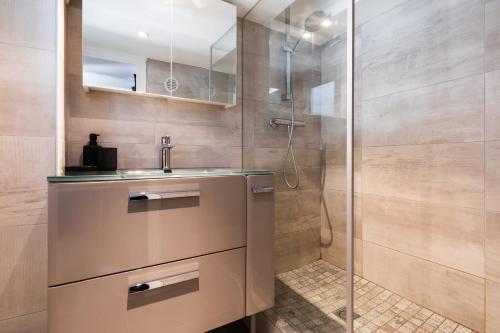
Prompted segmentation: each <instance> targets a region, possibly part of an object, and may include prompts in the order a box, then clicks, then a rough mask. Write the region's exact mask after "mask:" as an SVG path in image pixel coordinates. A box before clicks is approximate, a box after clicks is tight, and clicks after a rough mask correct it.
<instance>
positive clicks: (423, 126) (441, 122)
mask: <svg viewBox="0 0 500 333" xmlns="http://www.w3.org/2000/svg"><path fill="white" fill-rule="evenodd" d="M363 115H364V116H363V128H362V131H363V146H388V145H409V144H426V143H447V142H470V141H482V140H483V138H484V76H483V75H478V76H474V77H470V78H465V79H460V80H455V81H451V82H445V83H442V84H438V85H434V86H430V87H424V88H420V89H415V90H411V91H406V92H402V93H396V94H392V95H389V96H385V97H380V98H376V99H372V100H370V101H366V102H365V103H363Z"/></svg>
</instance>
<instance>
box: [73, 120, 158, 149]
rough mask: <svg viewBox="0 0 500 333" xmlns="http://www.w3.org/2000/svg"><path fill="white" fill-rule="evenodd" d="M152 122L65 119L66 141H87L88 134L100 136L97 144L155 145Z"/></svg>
mask: <svg viewBox="0 0 500 333" xmlns="http://www.w3.org/2000/svg"><path fill="white" fill-rule="evenodd" d="M154 129H155V126H154V123H153V122H145V121H143V122H139V121H122V120H108V119H97V118H75V117H72V118H69V119H66V141H67V142H85V141H88V138H89V133H97V134H99V135H100V137H99V138H98V142H100V143H102V144H106V146H108V145H107V143H142V144H155V143H156V142H157V141H155V135H154V133H155V132H154Z"/></svg>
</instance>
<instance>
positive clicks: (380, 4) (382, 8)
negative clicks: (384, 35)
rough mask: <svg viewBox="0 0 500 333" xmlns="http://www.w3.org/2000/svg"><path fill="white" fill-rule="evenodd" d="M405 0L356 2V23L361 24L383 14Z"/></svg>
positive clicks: (366, 0)
mask: <svg viewBox="0 0 500 333" xmlns="http://www.w3.org/2000/svg"><path fill="white" fill-rule="evenodd" d="M405 1H406V0H365V1H361V2H358V3H356V8H355V10H356V25H362V24H364V23H366V22H367V21H369V20H371V19H373V18H375V17H377V16H379V15H381V14H384V13H385V12H387V11H389V10H391V9H393V8H394V7H396V6H398V5H400V4H402V3H403V2H405Z"/></svg>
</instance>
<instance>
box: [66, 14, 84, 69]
mask: <svg viewBox="0 0 500 333" xmlns="http://www.w3.org/2000/svg"><path fill="white" fill-rule="evenodd" d="M82 24H83V22H82V9H81V8H76V7H74V6H67V7H66V75H68V74H72V75H78V76H82V73H83V38H82Z"/></svg>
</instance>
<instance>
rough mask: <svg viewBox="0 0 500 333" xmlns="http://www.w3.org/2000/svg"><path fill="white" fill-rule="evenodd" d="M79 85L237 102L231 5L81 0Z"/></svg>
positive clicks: (192, 0)
mask: <svg viewBox="0 0 500 333" xmlns="http://www.w3.org/2000/svg"><path fill="white" fill-rule="evenodd" d="M82 8H83V54H84V57H83V85H84V86H87V87H99V88H108V89H119V90H124V91H130V92H133V91H137V92H142V93H144V92H146V93H152V94H157V95H164V96H173V97H181V98H188V99H195V100H201V101H212V102H218V103H223V104H227V105H231V104H235V103H236V59H237V52H236V36H237V32H236V7H235V6H233V5H231V4H228V3H226V2H223V1H221V0H144V1H140V2H138V1H136V0H106V1H102V0H83V4H82Z"/></svg>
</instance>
